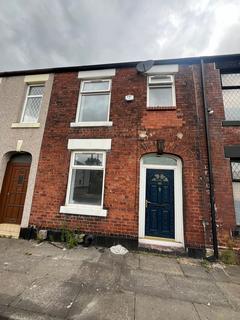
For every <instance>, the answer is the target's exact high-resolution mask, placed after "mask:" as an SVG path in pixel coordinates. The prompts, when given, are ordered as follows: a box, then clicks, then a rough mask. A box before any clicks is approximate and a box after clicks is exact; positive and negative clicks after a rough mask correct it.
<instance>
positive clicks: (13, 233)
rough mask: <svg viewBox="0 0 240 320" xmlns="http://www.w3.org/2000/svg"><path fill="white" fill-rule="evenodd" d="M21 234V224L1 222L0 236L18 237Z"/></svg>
mask: <svg viewBox="0 0 240 320" xmlns="http://www.w3.org/2000/svg"><path fill="white" fill-rule="evenodd" d="M19 234H20V225H19V224H11V223H0V237H9V238H15V239H18V238H19Z"/></svg>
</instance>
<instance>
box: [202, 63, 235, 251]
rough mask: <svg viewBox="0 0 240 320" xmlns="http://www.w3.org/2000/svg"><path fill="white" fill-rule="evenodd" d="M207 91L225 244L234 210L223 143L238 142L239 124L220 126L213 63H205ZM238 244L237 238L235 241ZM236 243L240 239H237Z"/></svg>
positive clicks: (221, 109) (219, 98)
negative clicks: (237, 125)
mask: <svg viewBox="0 0 240 320" xmlns="http://www.w3.org/2000/svg"><path fill="white" fill-rule="evenodd" d="M222 66H224V67H230V66H235V67H236V63H225V65H222ZM205 72H206V91H207V100H208V106H209V108H211V109H212V110H213V111H214V113H213V114H212V115H210V116H209V127H210V136H211V150H212V162H213V176H214V190H215V203H216V210H217V215H216V218H217V225H218V239H219V245H222V246H225V245H226V244H227V242H228V240H229V239H233V238H232V231H233V230H234V229H235V226H236V222H235V210H234V203H233V191H232V178H231V167H230V159H229V158H225V156H224V146H228V145H234V144H239V137H240V129H239V127H223V126H222V121H223V120H224V119H225V116H224V105H223V98H222V88H221V79H220V70H219V69H217V68H215V65H214V64H207V65H206V66H205ZM236 244H237V242H236ZM237 245H238V246H240V242H239V241H238V244H237Z"/></svg>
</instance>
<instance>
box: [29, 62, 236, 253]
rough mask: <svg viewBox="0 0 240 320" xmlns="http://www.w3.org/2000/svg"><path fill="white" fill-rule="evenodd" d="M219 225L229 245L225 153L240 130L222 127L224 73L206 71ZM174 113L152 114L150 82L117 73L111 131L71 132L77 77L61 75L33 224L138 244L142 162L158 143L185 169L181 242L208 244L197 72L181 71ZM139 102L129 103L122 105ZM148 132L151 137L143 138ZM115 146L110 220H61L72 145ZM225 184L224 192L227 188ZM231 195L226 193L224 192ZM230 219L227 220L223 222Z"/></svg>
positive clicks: (131, 71) (109, 174)
mask: <svg viewBox="0 0 240 320" xmlns="http://www.w3.org/2000/svg"><path fill="white" fill-rule="evenodd" d="M206 71H207V72H206V76H207V94H208V101H209V106H210V107H211V108H212V109H214V115H213V117H212V118H211V119H210V126H211V130H210V131H211V135H212V148H213V149H212V151H213V154H214V157H213V159H214V160H213V165H214V167H215V169H214V178H215V190H216V205H217V223H219V230H218V233H219V239H220V243H221V244H223V245H224V244H226V240H227V239H228V238H229V236H230V231H231V230H232V229H233V227H234V223H235V222H234V221H235V220H234V219H235V218H234V208H233V199H232V185H231V174H230V164H229V159H224V151H223V146H224V144H226V143H232V142H235V141H236V140H235V139H237V135H238V133H239V132H240V131H239V130H240V129H229V128H222V125H221V121H222V120H223V119H224V114H223V102H222V95H221V85H220V77H219V71H218V70H215V69H214V64H209V65H208V66H207V68H206ZM175 85H176V104H177V107H176V109H173V110H155V111H154V110H147V108H146V95H147V78H146V76H144V75H141V74H138V73H137V71H136V69H135V68H119V69H117V73H116V76H114V77H113V79H112V93H111V107H110V120H111V121H112V122H113V126H112V127H92V128H70V123H71V122H74V120H75V117H76V110H77V102H78V94H79V88H80V80H79V79H78V76H77V72H65V73H64V72H62V73H56V74H55V77H54V83H53V89H52V96H51V101H50V106H49V112H48V117H47V122H46V127H45V132H44V137H43V142H42V149H41V155H40V160H39V166H38V174H37V178H36V185H35V192H34V198H33V203H32V212H31V217H30V224H31V225H36V226H38V227H42V228H55V229H59V228H62V227H63V226H67V227H68V228H72V229H77V230H80V231H84V232H91V233H96V234H101V235H108V236H111V235H117V236H124V237H131V238H137V237H138V211H139V173H140V172H139V171H140V159H141V157H142V156H143V155H144V154H147V153H149V152H157V146H156V142H157V140H160V139H163V140H165V148H164V153H168V154H173V155H177V156H178V157H180V158H181V159H182V164H183V213H184V238H185V245H186V246H187V247H199V248H200V247H205V246H206V245H209V244H211V223H210V205H209V203H210V201H209V190H208V186H209V181H208V168H207V153H206V137H205V129H204V128H205V127H204V108H203V101H202V87H201V73H200V66H199V65H187V64H183V65H180V66H179V72H178V73H177V74H176V76H175ZM127 94H133V95H134V97H135V99H134V101H132V102H126V101H125V100H124V97H125V96H126V95H127ZM143 131H144V132H146V137H145V138H141V137H140V136H139V134H140V133H141V132H143ZM84 138H89V139H91V138H105V139H112V148H111V150H110V151H108V152H107V162H106V177H105V193H104V208H106V209H108V214H107V217H106V218H103V217H89V216H88V217H87V216H81V215H80V216H76V215H69V214H62V213H59V209H60V206H62V205H64V203H65V197H66V190H67V182H68V172H69V162H70V151H69V150H68V149H67V143H68V139H84ZM223 176H224V184H223ZM226 189H227V190H228V192H226ZM226 212H227V214H226Z"/></svg>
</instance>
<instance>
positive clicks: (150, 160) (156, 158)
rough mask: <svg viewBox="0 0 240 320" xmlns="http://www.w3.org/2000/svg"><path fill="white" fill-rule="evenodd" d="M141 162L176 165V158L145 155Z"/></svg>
mask: <svg viewBox="0 0 240 320" xmlns="http://www.w3.org/2000/svg"><path fill="white" fill-rule="evenodd" d="M143 164H157V165H168V166H176V165H177V160H176V159H173V158H170V157H166V156H157V155H146V156H144V158H143Z"/></svg>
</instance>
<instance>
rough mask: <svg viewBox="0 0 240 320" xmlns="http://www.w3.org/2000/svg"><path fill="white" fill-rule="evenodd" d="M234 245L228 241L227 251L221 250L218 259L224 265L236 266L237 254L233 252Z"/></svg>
mask: <svg viewBox="0 0 240 320" xmlns="http://www.w3.org/2000/svg"><path fill="white" fill-rule="evenodd" d="M233 246H234V243H233V242H232V241H231V240H229V241H228V247H227V249H225V250H223V251H222V252H221V255H220V259H221V261H222V262H223V263H225V264H237V263H238V259H237V254H236V252H235V251H234V250H233Z"/></svg>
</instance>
